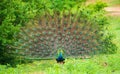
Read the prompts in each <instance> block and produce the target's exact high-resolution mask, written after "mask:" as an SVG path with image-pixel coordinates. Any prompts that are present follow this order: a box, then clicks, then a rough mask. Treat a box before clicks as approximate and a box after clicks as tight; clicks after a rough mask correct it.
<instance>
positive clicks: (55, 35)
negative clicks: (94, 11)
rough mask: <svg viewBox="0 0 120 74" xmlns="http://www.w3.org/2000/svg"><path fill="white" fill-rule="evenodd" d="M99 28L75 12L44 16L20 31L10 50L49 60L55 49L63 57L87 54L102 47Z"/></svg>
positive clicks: (54, 53) (53, 55) (55, 52)
mask: <svg viewBox="0 0 120 74" xmlns="http://www.w3.org/2000/svg"><path fill="white" fill-rule="evenodd" d="M30 24H31V25H30ZM99 28H100V27H99V25H98V24H93V23H91V22H89V21H88V20H86V19H85V18H84V19H83V18H81V15H79V13H76V14H72V13H68V14H65V13H61V14H59V13H54V14H53V15H51V14H45V15H44V16H42V17H40V18H39V19H36V20H33V21H31V22H30V23H28V26H27V27H24V28H21V32H20V33H19V34H18V36H17V37H18V38H19V40H18V41H17V42H15V45H14V47H16V48H17V50H16V51H18V52H19V54H21V55H24V56H26V57H31V58H53V57H55V55H56V54H57V51H58V49H63V52H64V55H65V56H67V57H72V56H74V57H78V56H85V55H90V54H94V53H95V52H97V51H100V50H101V48H102V47H101V46H100V45H101V42H102V39H101V37H102V36H101V34H100V33H99Z"/></svg>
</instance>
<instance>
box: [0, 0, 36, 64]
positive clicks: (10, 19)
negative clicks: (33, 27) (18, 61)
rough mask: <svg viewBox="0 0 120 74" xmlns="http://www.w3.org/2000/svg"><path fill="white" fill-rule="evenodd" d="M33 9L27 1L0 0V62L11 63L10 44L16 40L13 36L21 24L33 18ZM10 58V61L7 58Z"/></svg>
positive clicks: (12, 57) (11, 50)
mask: <svg viewBox="0 0 120 74" xmlns="http://www.w3.org/2000/svg"><path fill="white" fill-rule="evenodd" d="M34 13H35V12H34V10H33V9H32V7H30V5H29V4H28V3H24V2H22V1H21V0H15V1H14V0H1V1H0V51H1V52H0V55H1V56H0V63H2V64H6V63H11V64H12V63H13V59H14V58H15V56H14V54H13V53H14V51H15V49H14V48H11V47H10V45H13V43H14V42H15V41H16V40H17V39H16V38H14V35H16V34H17V33H18V32H19V30H20V27H21V25H25V23H26V22H27V21H28V20H30V19H31V18H33V17H34V16H35V15H36V14H34ZM10 59H11V60H12V62H10V61H8V60H10Z"/></svg>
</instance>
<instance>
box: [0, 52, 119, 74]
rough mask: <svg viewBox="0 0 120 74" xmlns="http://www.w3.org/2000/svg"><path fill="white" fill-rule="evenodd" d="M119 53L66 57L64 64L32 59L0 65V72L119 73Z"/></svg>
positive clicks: (51, 73) (24, 73)
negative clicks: (86, 57)
mask: <svg viewBox="0 0 120 74" xmlns="http://www.w3.org/2000/svg"><path fill="white" fill-rule="evenodd" d="M119 56H120V54H112V55H98V56H94V57H93V58H91V59H66V63H65V64H57V63H56V61H55V60H47V61H45V60H42V61H34V62H33V63H29V64H22V65H17V67H16V68H12V67H9V65H7V66H5V65H1V66H0V74H119V73H120V58H119Z"/></svg>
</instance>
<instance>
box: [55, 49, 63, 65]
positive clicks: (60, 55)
mask: <svg viewBox="0 0 120 74" xmlns="http://www.w3.org/2000/svg"><path fill="white" fill-rule="evenodd" d="M64 60H65V59H64V57H63V51H62V50H61V49H58V57H57V59H56V61H57V63H63V64H64V63H65V62H64Z"/></svg>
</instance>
